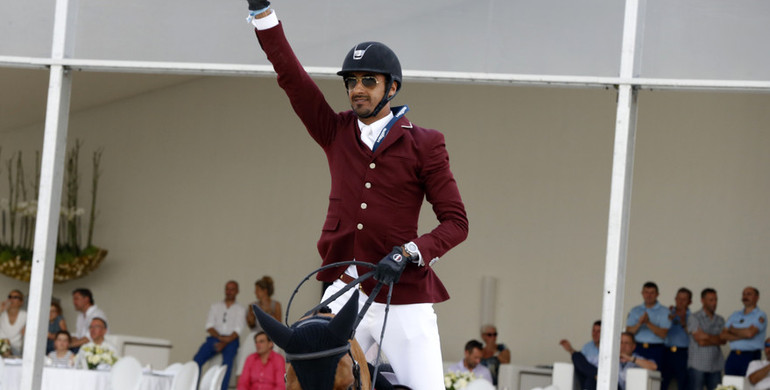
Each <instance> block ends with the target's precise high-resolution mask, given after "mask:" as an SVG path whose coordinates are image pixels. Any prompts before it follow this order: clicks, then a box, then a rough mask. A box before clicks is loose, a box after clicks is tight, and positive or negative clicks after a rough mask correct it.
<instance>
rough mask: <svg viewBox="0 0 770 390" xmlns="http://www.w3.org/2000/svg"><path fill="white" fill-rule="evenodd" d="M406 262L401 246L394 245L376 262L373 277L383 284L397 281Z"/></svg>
mask: <svg viewBox="0 0 770 390" xmlns="http://www.w3.org/2000/svg"><path fill="white" fill-rule="evenodd" d="M406 263H407V261H406V257H404V254H403V251H402V250H401V247H400V246H394V247H393V250H392V251H390V253H388V255H387V256H385V257H383V258H382V260H380V262H379V263H377V268H376V269H375V270H374V279H375V280H377V281H380V282H382V283H383V284H390V283H398V279H400V278H401V273H402V272H404V267H406Z"/></svg>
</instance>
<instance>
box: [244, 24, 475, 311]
mask: <svg viewBox="0 0 770 390" xmlns="http://www.w3.org/2000/svg"><path fill="white" fill-rule="evenodd" d="M256 31H257V38H258V39H259V43H260V45H261V46H262V49H263V50H264V51H265V53H266V54H267V58H268V60H270V62H271V63H272V64H273V68H274V69H275V71H276V73H278V85H280V87H281V88H283V89H284V91H285V92H286V94H287V95H288V97H289V100H290V101H291V105H292V107H293V108H294V111H295V112H296V113H297V115H298V116H299V118H300V119H301V120H302V123H304V125H305V127H306V128H307V131H308V132H309V133H310V135H311V136H312V137H313V139H315V141H316V142H317V143H318V144H319V145H320V146H321V147H322V148H323V150H324V152H325V153H326V158H327V160H328V163H329V172H330V173H331V192H330V194H329V209H328V211H327V214H326V222H324V225H323V229H322V232H321V238H320V239H319V240H318V252H319V253H320V255H321V258H323V264H324V265H327V264H332V263H335V262H340V261H349V260H353V259H356V260H357V261H365V262H368V263H373V264H376V263H377V262H379V261H380V259H382V258H383V257H384V256H385V255H386V254H388V253H390V251H391V250H392V248H393V246H399V245H402V244H404V243H407V242H409V241H414V243H415V244H417V246H418V248H419V249H420V253H421V255H422V257H423V259H424V261H425V263H426V264H427V263H428V262H430V261H431V259H433V258H436V257H441V256H442V255H444V253H446V252H447V251H448V250H449V249H451V248H453V247H454V246H455V245H457V244H459V243H460V242H462V241H463V240H465V238H466V237H467V235H468V218H467V216H466V214H465V206H464V205H463V202H462V199H461V198H460V192H459V190H458V189H457V183H456V182H455V179H454V176H453V175H452V171H451V170H450V169H449V155H448V154H447V150H446V145H445V143H444V136H443V135H442V134H441V133H439V132H438V131H436V130H430V129H424V128H422V127H418V126H416V125H414V124H413V123H411V122H410V121H409V120H408V119H407V118H406V117H401V119H399V120H398V121H397V122H396V123H395V124H394V125H393V127H392V128H391V129H390V132H389V133H388V135H387V136H386V137H385V139H384V140H383V141H382V144H380V146H379V148H377V151H376V152H372V151H371V150H370V149H369V148H368V147H367V146H366V145H364V144H363V143H362V142H361V140H360V129H359V128H358V121H357V119H358V118H357V116H356V114H355V113H354V112H353V111H345V112H341V113H336V112H334V110H333V109H332V108H331V107H330V106H329V104H328V103H327V102H326V99H325V98H324V96H323V94H322V93H321V91H320V89H318V86H317V85H316V84H315V82H313V80H312V79H311V78H310V76H308V74H307V72H305V70H304V68H303V67H302V65H301V64H300V63H299V60H297V58H296V56H295V55H294V52H293V50H292V49H291V46H289V43H288V41H287V40H286V37H285V35H284V32H283V26H282V25H281V24H279V25H277V26H275V27H273V28H270V29H267V30H256ZM424 198H427V200H428V201H429V202H430V203H431V205H432V206H433V211H434V213H435V214H436V218H437V219H438V221H439V224H438V226H437V227H436V228H435V229H433V231H431V232H430V233H427V234H424V235H422V236H419V237H418V236H417V220H418V218H419V216H420V207H421V206H422V203H423V199H424ZM345 268H346V267H338V268H332V269H329V270H325V271H322V272H320V273H319V274H318V275H317V278H318V280H322V281H325V282H332V281H334V280H335V279H337V278H338V277H339V276H340V275H341V274H342V273H343V272H344V271H345ZM370 270H371V269H370V268H368V267H358V272H359V275H362V274H363V273H366V272H368V271H370ZM375 284H376V281H374V280H373V279H369V280H367V281H366V282H364V283H363V284H362V287H363V289H364V291H365V292H367V293H370V292H371V291H372V288H373V287H374V286H375ZM386 291H387V288H384V289H383V290H382V291H381V292H380V294H379V295H378V296H377V297H376V301H377V302H381V303H384V302H385V301H386ZM447 299H449V294H448V293H447V291H446V288H444V285H443V284H442V283H441V280H439V278H438V276H437V275H436V274H435V272H433V270H432V269H431V268H430V267H429V266H425V267H418V266H417V265H416V264H408V265H407V267H406V269H405V270H404V273H403V274H402V275H401V280H400V281H399V282H398V284H396V285H395V286H394V288H393V297H392V300H391V303H393V304H410V303H435V302H442V301H445V300H447Z"/></svg>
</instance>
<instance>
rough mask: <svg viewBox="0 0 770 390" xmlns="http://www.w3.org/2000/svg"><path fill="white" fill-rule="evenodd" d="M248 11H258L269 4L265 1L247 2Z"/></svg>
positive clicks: (254, 0) (252, 0)
mask: <svg viewBox="0 0 770 390" xmlns="http://www.w3.org/2000/svg"><path fill="white" fill-rule="evenodd" d="M248 2H249V11H258V10H261V9H265V8H267V7H269V6H270V2H269V1H267V0H248Z"/></svg>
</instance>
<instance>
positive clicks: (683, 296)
mask: <svg viewBox="0 0 770 390" xmlns="http://www.w3.org/2000/svg"><path fill="white" fill-rule="evenodd" d="M691 303H692V291H690V289H688V288H685V287H682V288H680V289H679V291H677V292H676V296H675V297H674V306H670V307H669V308H668V311H669V313H668V319H669V320H670V321H671V327H670V328H668V333H667V334H666V340H665V341H664V343H663V344H664V346H665V348H664V349H663V364H661V365H660V374H661V376H662V378H663V381H662V382H661V385H660V388H661V389H664V390H665V389H668V385H669V384H670V383H671V380H672V379H676V386H677V388H678V389H679V390H687V389H688V387H687V348H688V347H689V346H690V337H689V336H688V335H687V320H688V319H689V318H690V304H691Z"/></svg>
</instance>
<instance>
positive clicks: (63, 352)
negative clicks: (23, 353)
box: [48, 330, 75, 367]
mask: <svg viewBox="0 0 770 390" xmlns="http://www.w3.org/2000/svg"><path fill="white" fill-rule="evenodd" d="M71 341H72V337H71V336H70V332H67V331H66V330H60V331H58V332H56V335H55V338H54V342H53V344H54V350H53V351H51V352H50V353H49V354H48V358H49V359H51V365H52V366H54V367H72V366H73V365H74V364H75V354H74V353H72V351H70V342H71Z"/></svg>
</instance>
